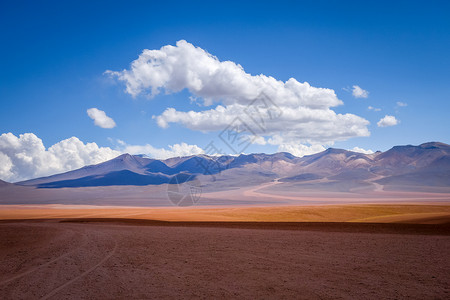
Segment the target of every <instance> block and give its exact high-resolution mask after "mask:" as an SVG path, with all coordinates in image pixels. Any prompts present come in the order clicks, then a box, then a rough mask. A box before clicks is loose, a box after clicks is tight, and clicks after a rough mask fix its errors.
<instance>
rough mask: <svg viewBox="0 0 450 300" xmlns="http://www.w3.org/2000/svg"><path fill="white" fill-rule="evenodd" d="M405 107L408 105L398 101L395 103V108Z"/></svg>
mask: <svg viewBox="0 0 450 300" xmlns="http://www.w3.org/2000/svg"><path fill="white" fill-rule="evenodd" d="M405 106H408V103H405V102H400V101H398V102H397V107H405Z"/></svg>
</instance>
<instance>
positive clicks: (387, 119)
mask: <svg viewBox="0 0 450 300" xmlns="http://www.w3.org/2000/svg"><path fill="white" fill-rule="evenodd" d="M398 123H399V121H398V120H397V119H396V118H395V117H394V116H389V115H385V116H384V118H382V119H381V120H380V121H378V123H377V125H378V127H388V126H394V125H397V124H398Z"/></svg>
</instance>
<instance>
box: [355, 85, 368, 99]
mask: <svg viewBox="0 0 450 300" xmlns="http://www.w3.org/2000/svg"><path fill="white" fill-rule="evenodd" d="M352 95H353V97H355V98H367V97H369V92H368V91H366V90H364V89H362V88H361V87H359V86H358V85H354V86H353V88H352Z"/></svg>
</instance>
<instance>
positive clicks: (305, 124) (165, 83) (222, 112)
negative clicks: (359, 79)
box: [106, 40, 370, 144]
mask: <svg viewBox="0 0 450 300" xmlns="http://www.w3.org/2000/svg"><path fill="white" fill-rule="evenodd" d="M106 73H108V74H110V75H112V76H115V77H117V78H118V79H119V80H120V81H123V82H124V83H125V85H126V92H127V93H129V94H130V95H132V96H133V97H136V96H137V95H139V94H144V95H148V96H149V97H154V96H155V95H158V94H159V93H161V92H162V91H164V92H165V93H175V92H179V91H181V90H183V89H187V90H189V92H190V93H191V94H192V96H193V97H194V98H192V97H191V100H189V99H186V100H187V101H192V99H195V102H196V103H198V102H199V101H201V100H203V104H204V105H212V104H213V103H220V105H218V106H217V107H215V108H211V109H206V110H203V111H197V112H196V111H188V112H183V111H177V110H176V109H175V108H167V109H166V110H165V111H164V112H163V113H162V114H161V115H159V116H154V118H155V119H156V122H157V124H158V125H159V126H160V127H163V128H166V127H168V126H169V125H170V123H180V124H182V125H184V126H185V127H187V128H190V129H192V130H199V131H221V130H223V129H224V128H225V127H226V126H228V125H229V124H230V123H231V122H232V121H233V120H234V119H235V117H236V116H240V117H241V119H242V120H243V121H244V122H245V123H246V124H247V125H249V126H251V127H252V129H253V130H254V131H255V132H256V133H257V134H259V135H260V136H266V137H268V138H273V137H274V136H275V135H277V136H278V137H279V138H278V139H277V140H278V141H279V144H284V143H287V144H289V143H293V144H295V143H297V144H299V143H308V144H319V143H321V144H325V143H333V142H334V141H336V140H345V139H348V138H351V137H358V136H368V135H370V132H369V130H368V129H367V126H368V124H369V122H368V121H367V120H365V119H364V118H361V117H359V116H356V115H353V114H337V113H336V112H334V111H333V110H332V109H331V107H335V106H338V105H341V104H342V101H341V100H339V99H338V98H337V96H336V93H335V92H334V90H332V89H326V88H316V87H312V86H311V85H310V84H309V83H307V82H304V83H301V82H298V81H297V80H296V79H294V78H290V79H289V80H287V81H286V82H283V81H280V80H277V79H275V78H273V77H271V76H266V75H263V74H261V75H256V76H254V75H251V74H248V73H246V72H245V71H244V69H243V67H242V66H240V65H239V64H236V63H234V62H232V61H220V60H219V59H218V58H217V57H215V56H213V55H211V54H209V53H208V52H206V51H205V50H203V49H201V48H199V47H195V46H194V45H192V44H190V43H188V42H186V41H183V40H182V41H179V42H177V44H176V46H171V45H168V46H164V47H162V48H161V49H160V50H144V51H143V52H142V54H141V55H140V56H139V58H138V59H136V60H135V61H133V62H132V64H131V68H130V69H129V70H123V71H119V72H113V71H106ZM261 93H264V94H265V95H267V97H268V99H270V101H271V102H273V103H274V104H276V109H277V111H278V112H279V113H278V115H277V117H276V118H273V119H267V120H266V121H267V122H266V124H265V128H264V130H262V129H261V128H259V127H258V126H257V125H255V123H254V120H252V118H250V117H249V116H247V115H246V114H245V113H244V109H245V107H247V106H248V105H249V104H250V103H251V102H252V101H253V100H254V99H255V98H256V97H258V95H260V94H261ZM280 113H281V115H280ZM262 114H263V115H264V116H268V115H269V110H267V109H264V108H262ZM258 141H262V140H260V139H259V140H258Z"/></svg>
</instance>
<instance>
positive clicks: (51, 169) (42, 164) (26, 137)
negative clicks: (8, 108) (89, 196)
mask: <svg viewBox="0 0 450 300" xmlns="http://www.w3.org/2000/svg"><path fill="white" fill-rule="evenodd" d="M118 155H120V152H119V151H116V150H112V149H110V148H108V147H99V146H98V145H97V144H96V143H86V144H84V143H83V142H82V141H80V140H79V139H78V138H76V137H71V138H69V139H65V140H63V141H60V142H58V143H56V144H54V145H53V146H51V147H49V148H48V149H46V148H45V146H44V144H43V142H42V140H41V139H40V138H38V137H37V136H36V135H34V134H33V133H25V134H21V135H19V137H17V136H15V135H14V134H12V133H4V134H2V135H0V179H2V180H6V181H10V182H15V181H20V180H26V179H30V178H35V177H41V176H48V175H52V174H56V173H61V172H65V171H70V170H74V169H77V168H81V167H83V166H85V165H89V164H97V163H100V162H103V161H106V160H109V159H112V158H114V157H116V156H118Z"/></svg>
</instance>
